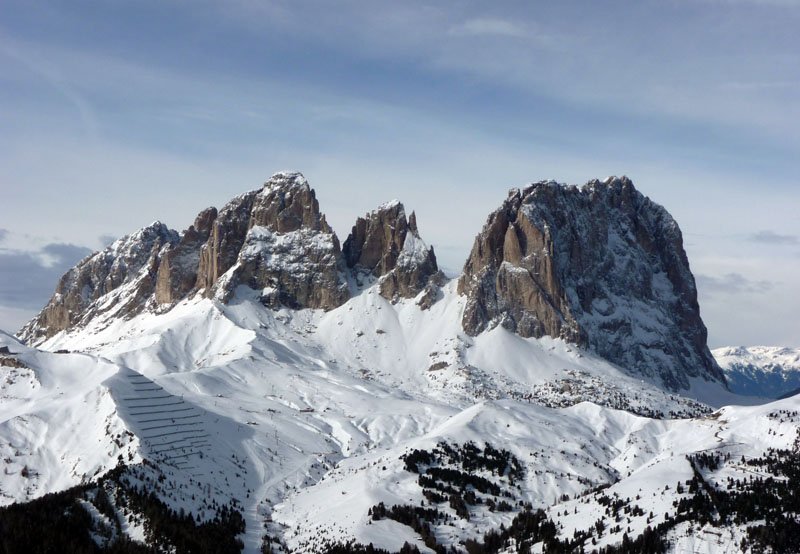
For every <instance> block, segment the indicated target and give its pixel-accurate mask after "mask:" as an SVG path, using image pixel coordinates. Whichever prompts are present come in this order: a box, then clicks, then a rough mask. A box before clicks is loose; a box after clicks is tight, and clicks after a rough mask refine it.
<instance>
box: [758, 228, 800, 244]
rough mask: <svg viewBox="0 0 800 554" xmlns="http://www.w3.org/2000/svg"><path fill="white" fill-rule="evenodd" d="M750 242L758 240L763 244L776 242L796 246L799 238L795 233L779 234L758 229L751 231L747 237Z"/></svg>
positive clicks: (799, 242) (799, 241)
mask: <svg viewBox="0 0 800 554" xmlns="http://www.w3.org/2000/svg"><path fill="white" fill-rule="evenodd" d="M748 240H750V241H752V242H760V243H763V244H777V245H786V246H797V245H798V244H800V238H798V237H797V235H780V234H778V233H775V232H774V231H759V232H757V233H753V234H752V235H750V236H749V237H748Z"/></svg>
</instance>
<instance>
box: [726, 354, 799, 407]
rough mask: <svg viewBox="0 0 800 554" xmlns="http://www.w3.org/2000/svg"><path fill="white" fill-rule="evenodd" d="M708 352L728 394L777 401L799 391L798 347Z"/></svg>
mask: <svg viewBox="0 0 800 554" xmlns="http://www.w3.org/2000/svg"><path fill="white" fill-rule="evenodd" d="M711 353H712V354H713V355H714V357H715V358H716V360H717V363H718V364H719V365H720V367H721V368H722V370H723V371H724V372H725V378H726V379H727V381H728V386H729V387H730V390H731V391H732V392H735V393H737V394H743V395H751V396H762V397H765V398H779V397H781V396H783V395H785V394H792V393H797V392H798V391H800V348H787V347H783V346H747V347H745V346H726V347H723V348H716V349H714V350H712V351H711Z"/></svg>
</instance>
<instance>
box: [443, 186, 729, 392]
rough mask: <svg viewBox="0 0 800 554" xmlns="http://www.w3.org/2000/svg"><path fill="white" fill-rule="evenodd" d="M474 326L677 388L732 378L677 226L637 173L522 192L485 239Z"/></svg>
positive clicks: (471, 263) (469, 313) (471, 304)
mask: <svg viewBox="0 0 800 554" xmlns="http://www.w3.org/2000/svg"><path fill="white" fill-rule="evenodd" d="M459 291H460V292H462V293H463V294H465V295H466V297H467V298H468V302H467V307H466V310H465V312H464V318H463V323H464V329H465V330H466V331H467V332H469V333H471V334H477V333H480V332H481V331H483V330H484V329H486V328H487V327H490V326H492V325H494V324H500V325H503V326H505V327H507V328H509V329H512V330H514V331H516V332H517V333H519V334H520V335H522V336H524V337H541V336H545V335H549V336H553V337H562V338H564V339H565V340H568V341H570V342H574V343H576V344H579V345H582V346H587V347H589V348H591V349H592V350H594V351H595V352H597V353H598V354H599V355H600V356H602V357H604V358H606V359H607V360H609V361H611V362H613V363H616V364H618V365H620V366H622V367H626V368H628V369H631V370H634V371H636V372H638V373H640V374H643V375H646V376H648V377H658V378H660V379H661V381H662V382H663V383H664V385H665V386H666V387H668V388H669V389H671V390H679V389H686V388H688V387H689V379H690V378H692V377H701V378H704V379H712V380H717V381H720V382H724V380H725V378H724V376H723V374H722V372H721V371H720V369H719V367H718V366H717V364H716V362H715V361H714V358H713V357H712V356H711V353H710V352H709V350H708V346H706V339H707V335H708V333H707V331H706V327H705V325H704V324H703V321H702V320H701V319H700V311H699V307H698V304H697V289H696V287H695V282H694V277H693V276H692V273H691V271H690V270H689V262H688V260H687V258H686V253H685V251H684V249H683V240H682V236H681V232H680V229H679V228H678V225H677V223H675V220H674V219H672V217H671V216H670V215H669V213H667V211H666V210H665V209H664V208H662V207H661V206H659V205H657V204H655V203H653V202H652V201H650V200H649V199H648V198H646V197H645V196H643V195H642V194H641V193H639V192H638V191H637V190H636V189H635V188H634V186H633V183H632V182H631V181H630V180H629V179H628V178H626V177H622V178H615V177H614V178H608V179H606V180H605V181H597V180H595V181H591V182H589V183H588V184H586V185H585V186H583V187H581V188H578V187H569V186H563V185H559V184H558V183H555V182H553V181H542V182H539V183H535V184H532V185H530V186H528V187H525V188H524V189H521V190H520V189H512V191H511V192H510V193H509V195H508V198H507V199H506V201H505V202H504V203H503V205H502V206H501V207H500V208H498V209H497V210H496V211H495V212H493V213H492V214H491V215H490V216H489V219H488V221H487V222H486V225H484V228H483V230H482V231H481V233H480V234H479V235H478V236H477V237H476V239H475V244H474V246H473V248H472V252H471V254H470V257H469V259H468V260H467V263H466V265H465V266H464V273H463V275H462V276H461V278H460V280H459Z"/></svg>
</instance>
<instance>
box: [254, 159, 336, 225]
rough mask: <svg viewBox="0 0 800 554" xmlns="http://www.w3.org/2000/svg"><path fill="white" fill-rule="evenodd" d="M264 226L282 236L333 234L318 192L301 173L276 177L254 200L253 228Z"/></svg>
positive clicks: (271, 178)
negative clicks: (300, 232) (311, 232)
mask: <svg viewBox="0 0 800 554" xmlns="http://www.w3.org/2000/svg"><path fill="white" fill-rule="evenodd" d="M255 225H260V226H263V227H267V228H269V229H271V230H273V231H276V232H278V233H288V232H291V231H297V230H298V229H301V228H304V229H311V230H314V231H322V232H324V233H332V232H333V231H332V230H331V228H330V226H329V225H328V223H327V222H326V221H325V216H324V215H323V214H321V213H320V211H319V202H317V198H316V194H315V193H314V189H312V188H311V186H310V185H309V184H308V181H307V180H306V178H305V177H304V176H303V174H302V173H299V172H281V173H276V174H274V175H273V176H272V177H270V179H269V180H268V181H267V182H266V183H264V186H263V187H262V189H261V190H260V191H259V192H258V193H257V194H256V196H255V198H254V200H253V207H252V211H251V214H250V227H253V226H255Z"/></svg>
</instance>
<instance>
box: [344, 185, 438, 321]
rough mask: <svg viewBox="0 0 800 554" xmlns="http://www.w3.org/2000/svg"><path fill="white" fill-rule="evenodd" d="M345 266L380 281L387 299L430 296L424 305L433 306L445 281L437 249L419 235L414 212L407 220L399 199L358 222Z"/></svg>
mask: <svg viewBox="0 0 800 554" xmlns="http://www.w3.org/2000/svg"><path fill="white" fill-rule="evenodd" d="M342 254H343V256H344V260H345V263H346V264H347V267H349V268H350V269H351V270H352V271H353V272H354V273H355V274H356V275H357V276H358V275H359V274H360V273H368V274H370V275H373V276H375V277H379V278H380V293H381V295H382V296H384V297H385V298H388V299H390V300H395V299H397V298H414V297H416V296H417V295H418V294H420V293H421V292H423V291H426V294H425V295H424V296H423V297H422V298H421V299H420V304H421V305H422V306H424V307H427V306H429V305H430V304H431V303H432V302H433V301H434V300H435V297H436V290H437V289H438V286H439V284H441V281H442V279H443V276H442V274H441V272H440V271H439V267H438V265H437V263H436V255H435V254H434V252H433V247H428V246H427V245H426V244H425V242H424V241H423V240H422V238H421V237H420V235H419V230H418V228H417V218H416V215H415V214H414V213H412V214H411V217H410V218H408V219H407V218H406V212H405V207H404V206H403V204H402V203H401V202H400V201H398V200H392V201H391V202H387V203H385V204H382V205H381V206H379V207H378V208H376V209H375V210H373V211H371V212H369V213H367V214H366V215H365V216H364V217H359V218H358V219H357V220H356V223H355V225H353V229H352V230H351V232H350V235H349V236H348V237H347V240H345V242H344V247H343V249H342Z"/></svg>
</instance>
